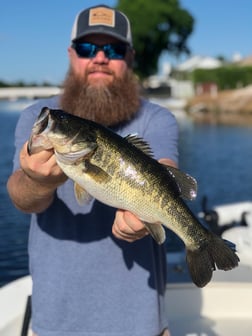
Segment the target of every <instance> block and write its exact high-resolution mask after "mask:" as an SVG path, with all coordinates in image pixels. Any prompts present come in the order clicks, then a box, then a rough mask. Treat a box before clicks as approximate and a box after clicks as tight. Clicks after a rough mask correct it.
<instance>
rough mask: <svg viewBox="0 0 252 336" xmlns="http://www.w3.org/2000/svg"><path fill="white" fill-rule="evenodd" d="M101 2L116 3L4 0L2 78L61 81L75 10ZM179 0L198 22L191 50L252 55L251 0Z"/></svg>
mask: <svg viewBox="0 0 252 336" xmlns="http://www.w3.org/2000/svg"><path fill="white" fill-rule="evenodd" d="M102 2H103V3H104V4H107V5H110V6H113V5H115V4H116V1H115V0H110V1H97V0H85V1H84V0H82V1H69V0H68V1H63V0H61V1H60V0H43V1H40V2H38V1H34V0H24V1H20V0H8V1H5V3H4V5H3V4H2V6H1V7H2V8H1V10H0V46H1V53H0V60H1V62H0V80H6V81H18V80H23V81H25V82H32V81H35V82H38V83H39V82H43V81H44V80H47V81H50V82H51V83H60V82H61V81H62V80H63V78H64V76H65V72H66V71H67V68H68V58H67V47H68V45H69V41H70V34H71V29H72V24H73V21H74V17H75V15H76V14H77V13H78V12H79V11H80V10H82V9H83V8H84V7H89V6H92V5H97V4H99V3H102ZM154 3H155V2H154ZM180 3H181V7H183V8H185V9H187V10H188V11H189V12H190V13H191V14H192V16H193V17H194V18H195V21H196V23H195V29H194V32H193V34H192V35H191V37H190V38H189V40H188V45H189V47H190V49H191V51H192V54H193V55H195V54H199V55H202V56H213V57H215V56H219V55H222V56H224V57H226V58H227V59H231V58H232V56H233V55H234V54H235V53H240V54H241V55H242V56H243V57H246V56H249V55H252V38H251V33H252V19H251V18H252V17H251V15H252V14H251V13H252V1H251V0H241V1H238V0H236V1H235V0H233V1H230V0H211V1H210V0H180ZM166 60H169V59H167V58H165V61H166ZM173 61H174V60H173Z"/></svg>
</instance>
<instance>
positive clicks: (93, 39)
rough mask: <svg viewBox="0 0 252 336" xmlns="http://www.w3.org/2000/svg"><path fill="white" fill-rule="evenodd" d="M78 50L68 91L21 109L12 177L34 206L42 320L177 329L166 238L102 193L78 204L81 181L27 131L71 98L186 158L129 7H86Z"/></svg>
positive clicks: (66, 335)
mask: <svg viewBox="0 0 252 336" xmlns="http://www.w3.org/2000/svg"><path fill="white" fill-rule="evenodd" d="M68 54H69V60H70V67H69V71H68V74H67V76H66V79H65V82H64V92H63V94H62V95H61V96H59V97H53V98H50V99H46V100H41V101H38V102H37V103H36V104H35V105H33V106H30V107H29V108H27V109H26V110H25V111H23V113H22V114H21V117H20V119H19V122H18V125H17V129H16V139H15V145H16V152H15V157H14V170H13V174H12V175H11V176H10V178H9V180H8V184H7V187H8V191H9V194H10V197H11V199H12V200H13V203H14V204H15V206H16V207H17V208H18V209H20V210H21V211H24V212H27V213H31V214H32V217H31V227H30V237H29V260H30V272H31V275H32V279H33V293H32V329H33V331H34V332H35V334H36V335H38V336H74V335H76V336H91V335H101V336H110V335H111V336H112V335H113V336H156V335H168V334H169V333H168V329H167V328H168V323H167V317H166V314H165V312H164V292H165V282H166V277H165V276H166V268H165V263H166V261H165V251H164V246H163V245H162V246H159V245H158V244H157V243H156V242H155V241H154V240H153V239H152V237H151V236H150V235H148V234H147V231H146V229H145V227H144V225H143V223H142V222H141V221H140V220H139V219H138V218H136V217H135V216H134V215H133V214H131V213H129V212H127V211H123V210H120V209H112V208H110V207H108V206H105V205H103V204H101V203H99V202H98V201H93V202H92V203H91V204H87V205H84V206H80V205H78V203H77V202H76V200H75V197H74V192H73V182H72V181H71V180H70V179H67V177H66V176H65V175H64V173H63V172H62V171H61V169H60V168H59V167H58V165H57V164H56V161H55V156H54V154H53V152H52V151H50V150H43V151H41V152H39V153H36V154H33V155H31V156H29V154H28V153H27V139H28V138H29V136H30V133H31V128H32V126H33V123H34V122H35V120H36V118H37V116H38V114H39V113H40V111H41V108H42V107H44V106H48V107H49V108H62V109H63V110H65V111H67V112H69V113H72V114H74V115H78V116H80V117H85V118H87V119H92V120H95V121H96V122H99V123H101V124H103V125H106V126H108V127H110V128H111V129H112V130H114V131H115V132H117V133H119V134H120V135H122V136H126V135H128V134H130V133H138V135H139V136H140V137H143V138H144V139H145V140H146V141H148V142H149V144H150V146H151V147H152V149H153V151H154V153H155V157H156V158H157V159H159V160H160V161H163V162H164V163H167V164H170V165H173V166H176V165H177V156H178V154H177V133H178V132H177V124H176V121H175V119H174V117H173V116H172V114H171V113H170V112H169V111H167V110H166V109H164V108H163V107H160V106H158V105H155V104H152V103H150V102H148V101H147V100H144V99H141V98H140V95H139V90H138V84H137V81H136V78H135V76H134V75H133V72H132V64H133V59H134V49H133V44H132V37H131V30H130V23H129V21H128V18H127V17H126V16H125V15H124V14H123V13H121V12H119V11H116V10H114V9H112V8H109V7H107V6H104V5H100V6H98V7H93V8H88V9H85V10H83V11H82V12H81V13H80V14H78V15H77V17H76V20H75V22H74V26H73V30H72V36H71V46H70V47H69V48H68Z"/></svg>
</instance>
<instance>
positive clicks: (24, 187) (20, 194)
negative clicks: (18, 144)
mask: <svg viewBox="0 0 252 336" xmlns="http://www.w3.org/2000/svg"><path fill="white" fill-rule="evenodd" d="M20 166H21V168H20V169H18V170H16V171H15V172H14V173H13V174H12V175H11V176H10V177H9V179H8V182H7V189H8V192H9V195H10V198H11V199H12V202H13V203H14V205H15V206H16V207H17V208H18V209H19V210H21V211H23V212H27V213H32V212H34V213H39V212H42V211H43V210H45V209H46V208H47V207H48V206H49V205H50V204H51V202H52V201H53V198H54V193H55V190H56V189H57V187H58V186H59V185H60V184H62V183H63V182H65V181H66V179H67V177H66V175H65V174H64V173H63V172H62V170H61V169H60V168H59V166H58V165H57V163H56V161H55V156H54V155H53V152H52V151H41V152H40V153H37V154H33V155H29V154H28V152H27V143H25V144H24V146H23V148H22V150H21V152H20Z"/></svg>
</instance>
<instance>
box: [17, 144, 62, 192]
mask: <svg viewBox="0 0 252 336" xmlns="http://www.w3.org/2000/svg"><path fill="white" fill-rule="evenodd" d="M20 165H21V168H22V170H23V171H24V173H25V174H26V175H27V176H29V177H30V178H31V179H32V180H34V181H36V182H38V183H41V184H45V185H55V186H58V185H60V184H62V183H63V182H65V181H66V179H67V177H66V175H65V174H64V173H63V172H62V170H61V168H60V167H59V166H58V164H57V163H56V159H55V155H54V152H53V150H43V151H41V152H39V153H36V154H32V155H29V154H28V152H27V142H26V143H25V144H24V146H23V148H22V150H21V152H20Z"/></svg>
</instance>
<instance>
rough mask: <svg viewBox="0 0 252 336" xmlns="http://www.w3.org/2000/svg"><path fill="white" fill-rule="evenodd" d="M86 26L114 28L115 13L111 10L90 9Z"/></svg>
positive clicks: (102, 8) (101, 8)
mask: <svg viewBox="0 0 252 336" xmlns="http://www.w3.org/2000/svg"><path fill="white" fill-rule="evenodd" d="M88 25H89V26H96V25H104V26H109V27H115V11H114V10H113V9H110V8H104V7H96V8H92V9H90V11H89V21H88Z"/></svg>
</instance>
